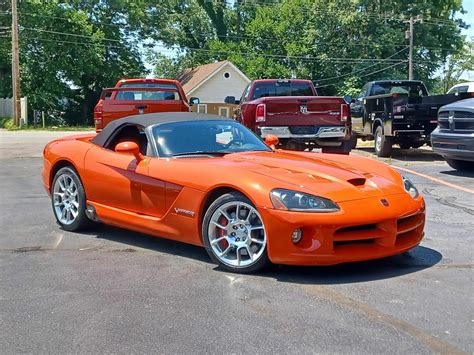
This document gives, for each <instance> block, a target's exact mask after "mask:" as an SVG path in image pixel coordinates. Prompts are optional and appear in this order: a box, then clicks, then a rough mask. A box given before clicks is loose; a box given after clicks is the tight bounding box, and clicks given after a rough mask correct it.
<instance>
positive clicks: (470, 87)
mask: <svg viewBox="0 0 474 355" xmlns="http://www.w3.org/2000/svg"><path fill="white" fill-rule="evenodd" d="M463 92H474V81H470V82H466V83H461V84H457V85H454V86H453V87H452V88H451V89H449V90H448V92H447V94H459V93H463Z"/></svg>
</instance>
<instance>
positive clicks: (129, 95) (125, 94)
mask: <svg viewBox="0 0 474 355" xmlns="http://www.w3.org/2000/svg"><path fill="white" fill-rule="evenodd" d="M120 88H121V89H123V88H140V89H141V88H143V91H142V90H138V91H137V90H133V91H118V92H117V96H116V97H115V100H129V101H163V100H180V99H181V97H180V96H179V92H178V88H177V87H176V85H174V84H167V83H123V84H122V85H120ZM147 88H151V89H153V90H147ZM157 89H164V90H163V91H161V90H157Z"/></svg>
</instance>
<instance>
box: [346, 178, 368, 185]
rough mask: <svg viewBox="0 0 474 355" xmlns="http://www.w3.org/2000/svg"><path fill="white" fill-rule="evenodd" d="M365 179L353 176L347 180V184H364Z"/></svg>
mask: <svg viewBox="0 0 474 355" xmlns="http://www.w3.org/2000/svg"><path fill="white" fill-rule="evenodd" d="M366 181H367V179H366V178H354V179H349V180H347V182H348V183H349V184H352V185H354V186H364V185H365V182H366Z"/></svg>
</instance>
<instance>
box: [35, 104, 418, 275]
mask: <svg viewBox="0 0 474 355" xmlns="http://www.w3.org/2000/svg"><path fill="white" fill-rule="evenodd" d="M277 143H278V139H277V138H276V137H274V136H269V137H267V138H266V141H265V142H263V141H262V140H261V139H260V138H259V137H257V136H256V135H255V134H254V133H252V132H251V131H249V130H248V129H247V128H245V127H244V126H243V125H241V124H239V123H237V122H235V121H234V120H232V119H226V118H223V117H219V116H212V115H203V114H196V113H158V114H148V115H140V116H130V117H125V118H122V119H119V120H116V121H114V122H112V123H110V124H109V125H107V126H106V127H105V128H104V130H103V131H102V132H101V133H99V134H95V133H90V134H81V135H74V136H68V137H65V138H61V139H56V140H54V141H52V142H50V143H48V144H47V146H46V147H45V150H44V168H43V172H42V177H43V183H44V186H45V188H46V190H47V191H48V193H49V194H50V196H51V203H52V208H53V212H54V215H55V217H56V220H57V222H58V224H59V225H60V226H61V227H62V228H63V229H64V230H67V231H76V230H80V229H81V228H83V227H86V226H87V225H88V224H94V222H102V223H106V224H110V225H114V226H118V227H122V228H127V229H130V230H133V231H138V232H142V233H148V234H151V235H154V236H159V237H164V238H168V239H173V240H176V241H179V242H185V243H191V244H195V245H200V246H204V247H205V248H206V250H207V252H208V253H209V255H210V257H211V258H212V260H213V261H214V262H216V263H217V264H219V265H220V266H222V267H223V268H225V269H227V270H231V271H234V272H242V273H245V272H254V271H256V270H258V269H261V268H262V267H264V266H265V265H266V264H268V263H270V262H273V263H277V264H291V265H331V264H338V263H343V262H353V261H359V260H369V259H376V258H382V257H386V256H389V255H394V254H399V253H403V252H406V251H408V250H410V249H412V248H414V247H415V246H417V245H418V244H419V243H420V241H421V239H422V238H423V228H424V223H425V204H424V201H423V198H422V196H421V195H420V194H419V193H418V191H417V189H416V187H415V186H414V185H413V184H412V183H411V182H410V180H408V179H407V178H405V177H403V176H401V175H400V174H399V173H398V172H397V171H395V170H394V169H392V168H390V167H389V166H388V165H386V164H383V163H381V162H378V161H375V160H372V159H368V158H362V157H357V156H352V155H351V156H345V155H336V154H321V153H312V152H293V151H282V150H276V149H275V148H274V146H275V145H276V144H277Z"/></svg>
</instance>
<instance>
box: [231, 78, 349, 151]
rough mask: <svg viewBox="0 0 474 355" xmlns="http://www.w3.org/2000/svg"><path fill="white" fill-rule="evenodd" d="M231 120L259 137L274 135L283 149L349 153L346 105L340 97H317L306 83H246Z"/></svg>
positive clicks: (236, 102) (347, 107)
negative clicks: (239, 123) (319, 148)
mask: <svg viewBox="0 0 474 355" xmlns="http://www.w3.org/2000/svg"><path fill="white" fill-rule="evenodd" d="M225 102H226V103H230V104H237V105H239V106H238V107H237V109H236V111H235V112H234V118H235V119H236V120H237V121H239V122H241V123H243V124H244V125H245V126H247V127H248V128H250V129H252V130H253V131H254V132H256V133H257V134H259V135H260V136H261V137H262V138H265V137H266V136H267V135H270V134H271V135H274V136H277V137H278V139H279V141H280V144H281V145H282V146H283V148H286V149H291V150H305V149H307V148H310V149H312V148H314V147H321V148H322V151H323V153H342V154H348V153H349V152H350V150H351V120H350V116H349V105H348V104H347V102H346V101H345V100H344V99H343V98H342V97H328V96H318V94H317V92H316V89H315V87H314V85H313V83H312V82H311V81H310V80H296V79H295V80H293V79H291V80H287V79H283V80H282V79H266V80H254V81H252V82H250V83H249V84H248V86H247V87H246V89H245V90H244V93H243V94H242V97H241V99H240V100H236V99H235V97H233V96H228V97H226V99H225Z"/></svg>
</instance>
